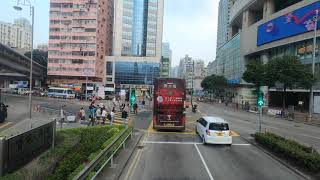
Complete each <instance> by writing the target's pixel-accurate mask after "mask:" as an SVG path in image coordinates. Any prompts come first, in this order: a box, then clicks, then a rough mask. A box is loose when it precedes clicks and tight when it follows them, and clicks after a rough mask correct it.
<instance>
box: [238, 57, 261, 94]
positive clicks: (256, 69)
mask: <svg viewBox="0 0 320 180" xmlns="http://www.w3.org/2000/svg"><path fill="white" fill-rule="evenodd" d="M242 78H243V79H244V80H245V81H247V82H248V83H252V84H254V85H255V86H256V87H257V88H259V87H260V86H263V85H264V84H265V66H264V65H263V64H262V62H261V61H251V62H250V63H249V64H247V66H246V71H245V72H244V73H243V77H242Z"/></svg>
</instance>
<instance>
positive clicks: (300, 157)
mask: <svg viewBox="0 0 320 180" xmlns="http://www.w3.org/2000/svg"><path fill="white" fill-rule="evenodd" d="M255 140H256V142H257V143H258V144H259V145H261V146H262V147H264V148H265V149H267V150H268V151H270V152H272V153H273V154H274V155H276V156H278V157H279V158H282V159H284V160H285V161H287V162H289V163H290V164H292V165H294V166H296V167H298V168H299V169H301V170H302V171H304V172H307V173H308V174H310V175H311V176H313V177H315V178H319V177H320V154H319V152H317V151H316V150H315V149H313V148H312V147H307V146H305V145H302V144H299V143H297V142H296V141H294V140H290V139H286V138H284V137H281V136H278V135H276V134H273V133H269V132H266V133H256V134H255Z"/></svg>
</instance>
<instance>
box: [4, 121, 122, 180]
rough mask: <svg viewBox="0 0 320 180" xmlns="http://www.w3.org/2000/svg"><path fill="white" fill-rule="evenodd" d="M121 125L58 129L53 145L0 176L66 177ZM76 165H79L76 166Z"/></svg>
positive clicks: (10, 179) (21, 179)
mask: <svg viewBox="0 0 320 180" xmlns="http://www.w3.org/2000/svg"><path fill="white" fill-rule="evenodd" d="M121 129H122V127H117V126H113V127H109V126H95V127H83V128H75V129H65V130H59V131H57V134H56V141H55V148H53V149H49V150H48V151H46V152H44V153H43V154H41V155H40V156H39V157H38V158H36V159H34V160H33V161H31V162H30V163H29V164H27V165H26V166H24V167H23V168H21V169H19V170H17V171H16V172H14V173H12V174H8V175H6V176H4V177H1V179H3V180H29V179H30V180H38V179H39V180H43V179H67V178H68V177H69V175H70V174H71V173H72V172H73V171H74V170H75V169H77V168H80V167H81V166H82V168H83V167H84V163H85V162H87V161H89V160H90V159H92V156H93V155H92V156H90V155H91V154H92V153H94V152H96V151H97V150H98V149H100V148H101V147H102V146H104V143H105V142H106V141H108V140H109V138H111V137H113V136H114V135H115V134H118V133H119V132H120V131H121ZM79 166H80V167H79Z"/></svg>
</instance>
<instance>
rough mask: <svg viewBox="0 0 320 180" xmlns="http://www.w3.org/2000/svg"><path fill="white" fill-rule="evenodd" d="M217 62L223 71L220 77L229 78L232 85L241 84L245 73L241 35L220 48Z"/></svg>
mask: <svg viewBox="0 0 320 180" xmlns="http://www.w3.org/2000/svg"><path fill="white" fill-rule="evenodd" d="M217 62H218V65H219V66H220V68H221V69H222V71H221V72H220V75H223V76H224V77H226V78H227V80H228V82H229V83H231V84H239V83H240V82H241V78H242V74H243V72H244V67H245V66H244V61H243V56H241V52H240V34H237V35H236V36H234V37H233V38H232V39H231V40H230V41H228V42H227V43H225V44H224V45H223V46H221V47H220V51H219V55H218V57H217Z"/></svg>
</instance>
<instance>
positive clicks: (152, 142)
mask: <svg viewBox="0 0 320 180" xmlns="http://www.w3.org/2000/svg"><path fill="white" fill-rule="evenodd" d="M144 143H146V144H188V145H193V144H202V143H195V142H170V141H145V142H144Z"/></svg>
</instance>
